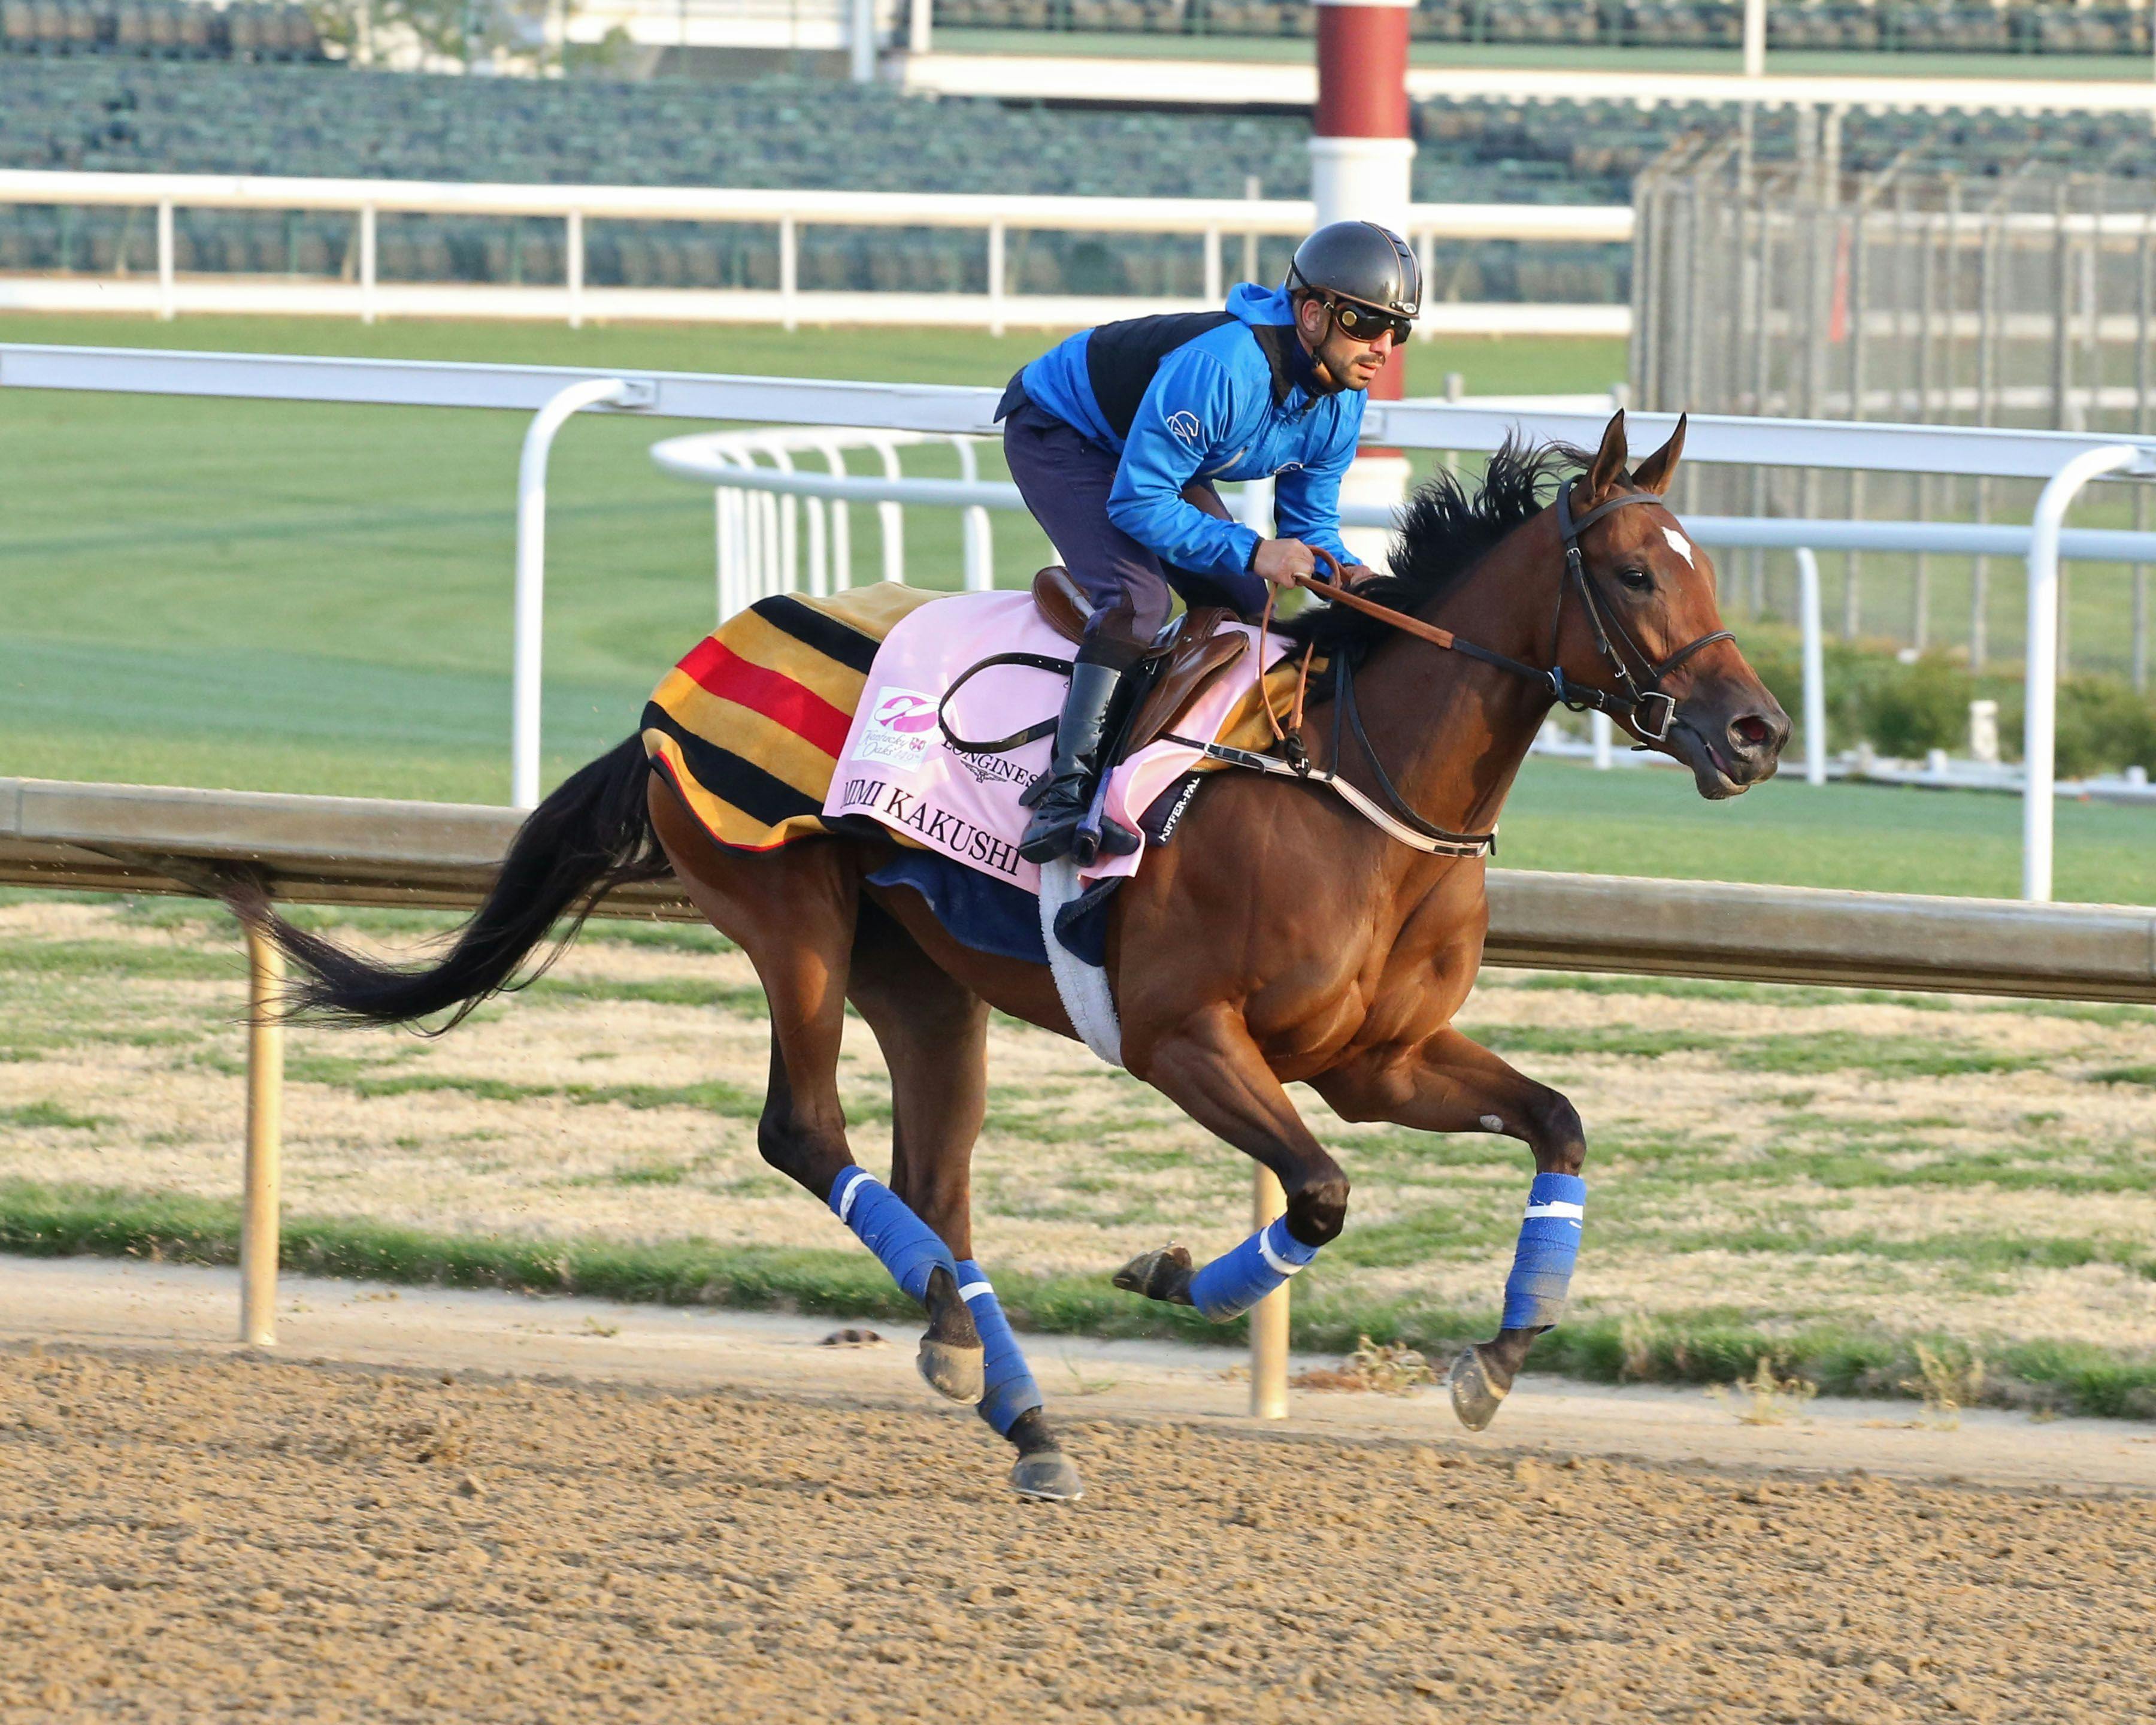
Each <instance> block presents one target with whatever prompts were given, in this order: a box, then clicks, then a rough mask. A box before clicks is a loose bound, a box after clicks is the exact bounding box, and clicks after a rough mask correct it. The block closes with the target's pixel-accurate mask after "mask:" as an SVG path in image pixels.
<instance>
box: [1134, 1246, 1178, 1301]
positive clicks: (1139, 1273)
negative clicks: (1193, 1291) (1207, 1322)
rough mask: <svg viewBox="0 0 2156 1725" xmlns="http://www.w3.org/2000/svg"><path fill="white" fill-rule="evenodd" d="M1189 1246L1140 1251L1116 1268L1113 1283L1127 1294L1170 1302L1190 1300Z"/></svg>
mask: <svg viewBox="0 0 2156 1725" xmlns="http://www.w3.org/2000/svg"><path fill="white" fill-rule="evenodd" d="M1190 1276H1191V1265H1190V1249H1189V1248H1188V1246H1179V1245H1171V1246H1163V1247H1162V1248H1161V1249H1160V1250H1158V1251H1157V1252H1140V1253H1139V1254H1138V1255H1137V1256H1136V1257H1135V1258H1133V1259H1132V1260H1131V1261H1130V1262H1129V1263H1127V1264H1126V1265H1124V1266H1123V1267H1122V1269H1121V1270H1118V1271H1116V1286H1117V1287H1119V1288H1121V1289H1122V1291H1124V1292H1125V1293H1127V1294H1143V1295H1144V1296H1146V1298H1147V1299H1148V1300H1165V1301H1167V1302H1168V1304H1169V1305H1171V1306H1188V1305H1189V1304H1190V1303H1191V1302H1190Z"/></svg>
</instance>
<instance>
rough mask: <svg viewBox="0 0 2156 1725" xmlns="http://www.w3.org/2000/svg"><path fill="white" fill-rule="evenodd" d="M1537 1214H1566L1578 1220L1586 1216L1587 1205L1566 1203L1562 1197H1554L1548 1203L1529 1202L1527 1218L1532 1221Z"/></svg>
mask: <svg viewBox="0 0 2156 1725" xmlns="http://www.w3.org/2000/svg"><path fill="white" fill-rule="evenodd" d="M1537 1216H1568V1217H1570V1218H1571V1219H1573V1221H1575V1222H1580V1221H1584V1220H1585V1219H1586V1218H1587V1206H1586V1205H1585V1204H1567V1203H1566V1202H1565V1201H1564V1200H1563V1199H1561V1198H1556V1199H1551V1200H1550V1201H1549V1202H1548V1204H1529V1205H1528V1206H1527V1220H1529V1221H1531V1222H1532V1220H1533V1219H1535V1218H1536V1217H1537Z"/></svg>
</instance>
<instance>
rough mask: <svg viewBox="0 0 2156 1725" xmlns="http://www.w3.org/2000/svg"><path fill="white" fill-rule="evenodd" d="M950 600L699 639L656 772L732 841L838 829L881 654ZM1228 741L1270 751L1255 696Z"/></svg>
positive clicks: (742, 618)
mask: <svg viewBox="0 0 2156 1725" xmlns="http://www.w3.org/2000/svg"><path fill="white" fill-rule="evenodd" d="M946 597H947V595H945V594H942V593H924V592H922V591H921V589H919V588H908V587H901V586H899V585H897V584H896V583H891V582H878V583H875V584H874V585H872V586H869V587H857V588H850V589H849V590H848V591H846V592H844V593H839V594H836V595H835V596H834V597H832V598H823V599H815V598H801V597H799V596H798V595H793V594H782V595H779V596H777V597H774V598H766V599H759V600H758V601H757V603H755V604H753V605H752V606H750V607H749V608H748V609H747V610H746V611H743V612H741V613H739V614H737V615H735V616H733V617H730V618H728V619H726V622H724V623H723V624H721V625H720V626H719V628H718V629H717V631H716V633H714V634H710V635H707V636H706V637H705V638H704V639H703V640H701V641H700V642H698V643H697V644H696V646H695V647H694V648H692V649H690V652H689V654H688V655H687V656H686V657H685V658H684V659H683V660H681V662H680V664H679V665H675V668H674V669H673V670H671V671H670V672H668V673H667V675H666V677H665V680H664V681H662V682H661V683H660V685H659V686H658V688H656V689H655V690H654V691H652V695H651V699H650V701H649V703H648V704H647V705H646V706H645V707H644V725H643V731H644V749H645V752H647V753H648V754H649V757H650V758H651V762H652V764H653V765H654V767H656V768H658V769H659V770H660V772H661V773H665V775H666V777H667V778H668V780H669V781H670V783H672V784H673V786H674V788H675V790H677V791H679V792H680V795H681V799H682V801H683V802H684V803H686V804H687V805H688V807H689V809H690V811H691V812H693V813H694V814H695V815H696V818H697V819H698V820H700V821H701V822H702V824H703V825H704V828H705V829H706V831H707V832H709V833H710V834H711V837H712V838H714V839H716V840H717V841H718V842H719V843H720V844H721V845H728V846H730V847H731V848H733V849H736V850H775V849H776V848H778V846H779V845H788V844H791V843H793V841H794V840H796V839H805V838H810V837H814V836H816V835H819V834H828V833H829V832H831V831H832V830H833V821H832V819H827V818H826V816H825V814H824V803H825V801H826V799H827V798H828V797H829V792H830V788H831V782H832V779H833V778H834V775H835V774H836V773H837V770H838V765H839V757H841V756H842V755H843V754H844V752H845V747H846V739H847V736H848V733H849V732H850V730H851V728H852V726H853V721H854V713H855V709H856V708H857V707H858V706H860V702H861V700H862V696H863V693H864V691H865V688H866V685H867V683H868V679H869V673H870V669H871V668H872V667H873V665H875V656H876V649H878V647H880V645H881V644H882V643H883V641H884V639H885V637H886V636H888V635H889V634H891V630H892V629H895V628H896V626H897V625H898V624H899V622H900V620H901V619H903V618H905V617H906V616H907V615H909V614H911V613H912V612H913V611H915V610H917V609H918V608H920V607H921V606H922V605H924V604H927V603H930V602H931V601H932V600H935V599H938V598H946ZM1265 681H1266V685H1267V687H1268V688H1269V689H1270V691H1271V694H1272V698H1273V704H1274V706H1275V708H1276V710H1277V711H1286V708H1287V706H1288V703H1289V701H1291V699H1292V698H1293V681H1294V672H1293V670H1291V669H1289V668H1287V667H1286V666H1283V667H1281V668H1280V669H1278V670H1275V671H1273V672H1272V674H1271V675H1270V676H1268V677H1267V678H1266V680H1265ZM1271 740H1272V738H1271V732H1270V729H1269V727H1268V726H1266V724H1265V716H1264V715H1263V713H1262V712H1260V711H1259V709H1258V705H1257V702H1256V700H1255V696H1252V697H1250V698H1247V699H1245V701H1244V702H1243V703H1242V705H1241V706H1240V708H1238V709H1237V710H1236V711H1235V712H1234V713H1233V715H1232V716H1231V717H1230V718H1229V721H1228V722H1227V723H1226V724H1225V725H1224V726H1223V728H1222V729H1221V730H1220V732H1219V741H1221V742H1226V743H1230V744H1233V745H1234V746H1235V747H1241V748H1250V749H1263V748H1265V747H1267V746H1268V745H1269V744H1270V742H1271ZM1215 765H1216V763H1214V762H1201V763H1199V765H1198V766H1197V767H1196V768H1195V769H1194V770H1196V771H1198V772H1201V773H1202V772H1209V771H1211V770H1214V768H1215ZM846 824H849V825H850V824H851V821H850V820H849V821H847V822H846ZM886 831H887V832H888V833H889V836H890V837H891V839H893V840H894V841H896V843H898V844H901V845H907V846H908V847H909V848H916V849H917V848H920V847H919V845H918V844H917V841H916V840H913V839H911V838H910V837H909V836H908V835H907V834H905V833H903V832H900V831H892V830H890V829H886Z"/></svg>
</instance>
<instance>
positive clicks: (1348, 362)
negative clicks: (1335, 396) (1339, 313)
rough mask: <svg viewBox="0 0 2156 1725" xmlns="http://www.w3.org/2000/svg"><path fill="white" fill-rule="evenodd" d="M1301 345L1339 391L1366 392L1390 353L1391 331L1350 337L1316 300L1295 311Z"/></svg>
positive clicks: (1328, 309)
mask: <svg viewBox="0 0 2156 1725" xmlns="http://www.w3.org/2000/svg"><path fill="white" fill-rule="evenodd" d="M1296 321H1297V322H1298V324H1299V325H1300V326H1301V335H1302V340H1303V345H1304V346H1305V347H1307V348H1309V349H1310V354H1311V357H1312V359H1313V360H1315V361H1316V362H1317V367H1318V369H1319V370H1320V371H1321V372H1322V373H1323V374H1324V375H1325V376H1326V377H1329V378H1331V379H1332V381H1333V382H1335V383H1337V385H1338V386H1339V387H1340V388H1342V389H1368V388H1369V387H1370V386H1371V385H1372V384H1373V383H1374V382H1377V379H1378V372H1382V371H1383V370H1384V368H1385V362H1386V360H1387V359H1389V357H1391V355H1392V352H1393V347H1394V341H1393V337H1392V333H1391V331H1387V330H1380V331H1378V333H1377V334H1376V335H1375V336H1351V335H1349V334H1348V333H1347V331H1345V330H1343V329H1342V328H1341V327H1340V325H1339V321H1338V320H1337V319H1336V318H1335V317H1333V316H1332V313H1331V310H1330V308H1328V307H1327V305H1324V304H1323V302H1322V301H1321V300H1317V299H1315V298H1312V299H1308V300H1304V301H1303V302H1302V303H1301V305H1300V306H1299V307H1298V308H1297V313H1296Z"/></svg>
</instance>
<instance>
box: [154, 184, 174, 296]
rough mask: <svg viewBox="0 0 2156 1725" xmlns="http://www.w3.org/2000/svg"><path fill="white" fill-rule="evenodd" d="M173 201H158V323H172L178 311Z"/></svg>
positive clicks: (161, 199) (166, 199)
mask: <svg viewBox="0 0 2156 1725" xmlns="http://www.w3.org/2000/svg"><path fill="white" fill-rule="evenodd" d="M172 252H173V242H172V199H171V198H159V199H158V200H157V321H158V322H160V323H170V322H171V321H172V317H173V314H174V313H175V311H177V309H178V308H177V305H176V304H175V297H176V296H175V295H174V293H173V291H172V275H173V269H172Z"/></svg>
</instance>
